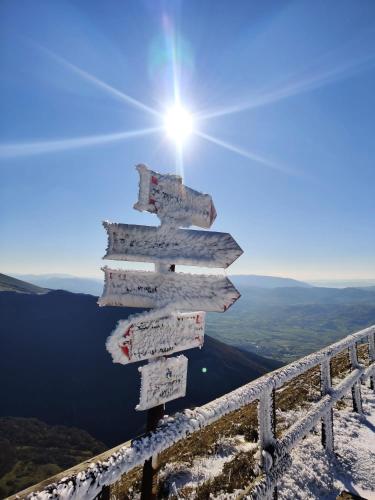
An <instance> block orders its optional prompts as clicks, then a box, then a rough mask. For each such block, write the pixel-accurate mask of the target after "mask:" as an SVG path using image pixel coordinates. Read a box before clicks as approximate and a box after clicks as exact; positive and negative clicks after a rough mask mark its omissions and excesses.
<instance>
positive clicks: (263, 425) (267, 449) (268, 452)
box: [258, 389, 277, 500]
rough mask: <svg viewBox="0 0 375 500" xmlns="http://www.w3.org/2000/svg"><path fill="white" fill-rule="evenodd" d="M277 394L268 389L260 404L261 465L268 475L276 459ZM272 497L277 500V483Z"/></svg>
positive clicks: (261, 397)
mask: <svg viewBox="0 0 375 500" xmlns="http://www.w3.org/2000/svg"><path fill="white" fill-rule="evenodd" d="M275 394H276V391H275V389H266V390H265V391H263V393H262V395H261V396H260V398H259V404H258V426H259V448H260V465H261V468H262V470H263V472H264V474H266V475H267V474H268V473H269V472H270V471H271V469H272V467H273V460H274V449H275V442H276V407H275ZM272 498H273V499H274V500H277V485H276V486H274V487H273V489H272Z"/></svg>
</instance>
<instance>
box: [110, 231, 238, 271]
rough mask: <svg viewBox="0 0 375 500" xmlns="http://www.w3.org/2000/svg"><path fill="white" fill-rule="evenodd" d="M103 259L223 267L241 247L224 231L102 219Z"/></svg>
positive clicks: (235, 256)
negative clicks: (105, 244)
mask: <svg viewBox="0 0 375 500" xmlns="http://www.w3.org/2000/svg"><path fill="white" fill-rule="evenodd" d="M103 225H104V227H105V229H106V230H107V233H108V248H107V253H106V255H105V256H104V258H105V259H112V260H127V261H133V262H160V263H163V262H165V263H170V262H173V263H174V264H180V265H188V266H205V267H222V268H226V267H228V266H229V265H230V264H232V262H234V261H235V260H236V259H237V258H238V257H239V256H240V255H242V253H243V251H242V249H241V248H240V247H239V246H238V245H237V243H236V241H235V240H234V239H233V238H232V236H231V235H230V234H228V233H217V232H213V231H212V232H211V231H198V230H192V229H175V230H171V229H170V228H168V227H167V228H166V227H163V226H159V227H152V226H138V225H135V224H115V223H110V222H107V221H105V222H103Z"/></svg>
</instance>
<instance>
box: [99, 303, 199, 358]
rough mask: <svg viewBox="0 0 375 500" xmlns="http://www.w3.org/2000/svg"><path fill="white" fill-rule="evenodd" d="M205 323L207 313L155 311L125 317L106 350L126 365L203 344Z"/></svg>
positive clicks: (111, 337)
mask: <svg viewBox="0 0 375 500" xmlns="http://www.w3.org/2000/svg"><path fill="white" fill-rule="evenodd" d="M204 322H205V313H204V312H192V313H176V312H174V313H171V314H162V313H161V312H159V311H155V313H153V314H150V313H148V314H147V315H146V317H145V318H144V319H142V318H140V319H132V320H122V321H119V323H118V325H117V328H116V330H115V331H114V332H113V334H112V335H111V336H110V337H109V338H108V340H107V350H108V351H109V352H110V353H111V354H112V358H113V361H114V362H115V363H121V364H123V365H126V364H128V363H133V362H135V361H143V360H145V359H153V358H157V357H160V356H165V355H169V354H173V353H175V352H179V351H185V350H186V349H191V348H192V347H202V345H203V337H204Z"/></svg>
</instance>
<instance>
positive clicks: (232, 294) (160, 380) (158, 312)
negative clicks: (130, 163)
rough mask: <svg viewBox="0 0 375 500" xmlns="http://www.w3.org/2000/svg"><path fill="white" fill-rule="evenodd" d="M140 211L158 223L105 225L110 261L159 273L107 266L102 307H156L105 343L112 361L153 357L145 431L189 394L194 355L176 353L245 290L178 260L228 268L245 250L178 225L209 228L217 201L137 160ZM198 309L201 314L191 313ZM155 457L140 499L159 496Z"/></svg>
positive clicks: (198, 343)
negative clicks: (208, 317)
mask: <svg viewBox="0 0 375 500" xmlns="http://www.w3.org/2000/svg"><path fill="white" fill-rule="evenodd" d="M137 170H138V172H139V174H140V183H139V197H138V202H137V203H136V204H135V205H134V208H136V209H137V210H146V211H149V212H151V213H154V214H156V215H157V216H158V217H159V219H160V221H161V225H160V226H159V227H151V226H138V225H134V224H116V223H110V222H104V223H103V225H104V227H105V229H106V231H107V234H108V247H107V253H106V255H105V256H104V258H105V259H114V260H127V261H133V262H154V263H155V272H145V271H129V270H121V269H110V268H108V267H104V268H103V271H104V273H105V284H104V291H103V295H102V296H101V297H100V299H99V301H98V303H99V305H101V306H106V305H110V306H127V307H145V308H155V310H154V311H149V312H146V313H141V314H139V315H138V316H136V317H131V318H129V319H128V320H122V321H120V322H119V323H118V325H117V327H116V329H115V330H114V331H113V333H112V334H111V336H110V337H109V338H108V340H107V344H106V345H107V350H108V351H109V352H110V354H111V355H112V359H113V362H114V363H121V364H128V363H133V362H136V361H142V360H146V359H147V360H148V364H147V365H144V366H141V367H140V368H139V371H140V373H141V391H140V400H139V404H138V405H137V407H136V409H137V410H147V432H152V431H153V430H154V429H155V428H156V426H157V423H158V421H159V420H160V418H161V417H162V416H163V413H164V404H165V403H166V402H168V401H172V400H174V399H177V398H180V397H183V396H185V393H186V380H187V364H188V360H187V358H186V357H185V356H184V355H179V356H176V357H168V358H167V357H165V356H166V355H170V354H173V353H176V352H180V351H184V350H186V349H191V348H193V347H202V345H203V340H204V321H205V311H217V312H222V311H226V310H227V309H228V308H229V307H230V306H231V305H232V304H233V303H234V302H235V301H236V300H237V299H238V298H239V297H240V294H239V292H238V291H237V290H236V288H235V287H234V286H233V284H232V283H231V282H230V280H229V279H228V278H227V277H225V276H221V275H199V274H187V273H174V268H175V264H178V265H189V266H205V267H220V268H226V267H228V266H229V265H230V264H231V263H232V262H234V261H235V260H236V259H237V258H238V257H239V256H240V255H241V254H242V250H241V248H240V247H239V246H238V245H237V243H236V242H235V240H234V239H233V238H232V236H231V235H230V234H227V233H218V232H209V231H197V230H189V229H180V227H181V226H185V227H187V226H191V225H195V226H198V227H202V228H209V227H211V225H212V223H213V221H214V220H215V218H216V210H215V206H214V204H213V202H212V198H211V196H210V195H208V194H202V193H199V192H198V191H194V190H193V189H191V188H189V187H187V186H184V184H183V183H182V178H181V177H179V176H177V175H164V174H159V173H157V172H154V171H152V170H149V169H148V168H147V167H146V166H145V165H138V166H137ZM194 310H199V311H198V312H191V311H194ZM156 495H157V457H156V456H154V457H152V459H149V460H147V461H146V462H145V464H144V467H143V478H142V495H141V499H142V500H149V499H156Z"/></svg>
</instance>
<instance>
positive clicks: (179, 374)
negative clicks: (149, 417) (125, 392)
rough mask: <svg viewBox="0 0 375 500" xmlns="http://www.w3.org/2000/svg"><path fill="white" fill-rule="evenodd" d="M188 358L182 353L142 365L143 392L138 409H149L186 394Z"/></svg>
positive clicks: (140, 369)
mask: <svg viewBox="0 0 375 500" xmlns="http://www.w3.org/2000/svg"><path fill="white" fill-rule="evenodd" d="M187 363H188V360H187V358H186V357H185V356H183V355H180V356H176V357H175V358H162V359H160V360H157V361H153V362H151V363H149V364H148V365H144V366H141V367H140V368H138V370H139V371H140V372H141V375H142V380H141V394H140V399H139V405H137V406H136V408H135V409H136V410H147V409H149V408H153V407H154V406H158V405H161V404H164V403H167V402H168V401H171V400H172V399H176V398H182V397H183V396H185V394H186V376H187Z"/></svg>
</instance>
